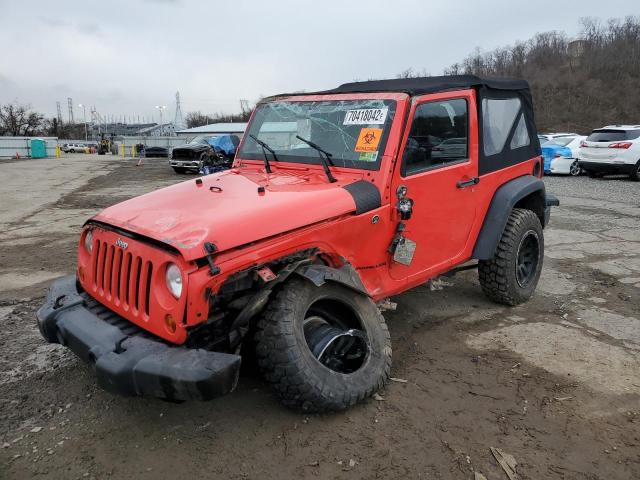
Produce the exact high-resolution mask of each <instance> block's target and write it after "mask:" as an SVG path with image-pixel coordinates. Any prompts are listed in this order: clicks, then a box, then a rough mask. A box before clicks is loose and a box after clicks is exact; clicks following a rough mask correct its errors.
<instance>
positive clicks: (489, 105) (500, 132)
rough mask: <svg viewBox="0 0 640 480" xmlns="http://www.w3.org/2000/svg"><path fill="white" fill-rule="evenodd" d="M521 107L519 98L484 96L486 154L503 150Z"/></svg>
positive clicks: (483, 112)
mask: <svg viewBox="0 0 640 480" xmlns="http://www.w3.org/2000/svg"><path fill="white" fill-rule="evenodd" d="M520 109H521V102H520V99H519V98H484V99H483V100H482V115H483V116H482V118H483V127H484V132H483V140H484V154H485V155H487V156H490V155H495V154H496V153H500V152H502V150H503V149H504V146H505V143H506V142H507V138H508V137H509V133H510V132H511V127H512V126H513V124H514V122H515V120H516V116H517V115H518V113H519V112H520ZM527 143H528V142H527Z"/></svg>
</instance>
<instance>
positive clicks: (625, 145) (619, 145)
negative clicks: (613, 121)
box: [609, 142, 631, 150]
mask: <svg viewBox="0 0 640 480" xmlns="http://www.w3.org/2000/svg"><path fill="white" fill-rule="evenodd" d="M630 146H631V142H618V143H610V144H609V148H624V149H625V150H626V149H627V148H629V147H630Z"/></svg>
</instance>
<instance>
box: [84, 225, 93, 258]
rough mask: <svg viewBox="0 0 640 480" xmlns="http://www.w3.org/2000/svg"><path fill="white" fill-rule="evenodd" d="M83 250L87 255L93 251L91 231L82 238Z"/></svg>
mask: <svg viewBox="0 0 640 480" xmlns="http://www.w3.org/2000/svg"><path fill="white" fill-rule="evenodd" d="M84 248H85V250H86V251H87V252H89V253H91V251H92V250H93V230H89V231H88V232H87V234H86V235H85V236H84Z"/></svg>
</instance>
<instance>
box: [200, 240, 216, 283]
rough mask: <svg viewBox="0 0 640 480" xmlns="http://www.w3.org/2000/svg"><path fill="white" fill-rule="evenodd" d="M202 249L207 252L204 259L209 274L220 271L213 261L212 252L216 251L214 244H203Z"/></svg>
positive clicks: (212, 274)
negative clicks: (207, 265)
mask: <svg viewBox="0 0 640 480" xmlns="http://www.w3.org/2000/svg"><path fill="white" fill-rule="evenodd" d="M204 251H205V252H207V255H206V259H207V262H208V263H209V275H211V276H212V277H213V276H214V275H217V274H219V273H220V267H218V266H217V265H216V264H215V263H213V254H214V253H215V252H217V251H218V249H217V248H216V246H215V245H214V244H213V243H211V242H206V243H205V244H204Z"/></svg>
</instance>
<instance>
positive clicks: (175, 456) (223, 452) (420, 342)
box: [0, 155, 640, 480]
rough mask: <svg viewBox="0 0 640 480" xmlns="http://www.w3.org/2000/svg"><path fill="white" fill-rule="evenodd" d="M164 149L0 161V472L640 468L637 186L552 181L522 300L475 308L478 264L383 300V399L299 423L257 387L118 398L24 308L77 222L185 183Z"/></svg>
mask: <svg viewBox="0 0 640 480" xmlns="http://www.w3.org/2000/svg"><path fill="white" fill-rule="evenodd" d="M184 179H185V178H184V177H181V176H177V175H175V174H174V173H173V171H172V170H170V169H169V168H168V166H167V165H166V160H155V161H149V160H148V161H147V162H146V163H145V165H144V166H143V167H135V166H134V162H133V161H131V160H119V159H114V158H112V157H110V156H107V157H98V156H85V155H76V156H68V157H65V158H62V159H60V160H52V159H48V160H37V161H36V160H33V161H24V160H23V161H19V162H0V325H1V326H2V330H3V331H2V336H0V447H1V448H0V478H2V479H5V478H7V479H8V478H34V477H38V476H41V477H46V478H57V479H71V478H108V477H112V478H142V479H146V478H148V479H157V478H176V477H178V478H199V477H205V478H230V479H234V478H239V479H246V478H255V479H264V478H314V477H319V478H345V479H347V478H348V479H355V478H367V479H370V478H400V477H404V478H425V479H426V478H431V479H440V478H441V479H449V478H456V479H458V478H459V479H471V478H473V477H474V472H481V473H482V474H484V475H485V476H486V478H487V479H489V480H491V479H506V478H507V477H506V476H505V474H504V473H503V472H502V470H501V469H500V467H499V466H498V464H497V463H496V461H495V459H494V458H493V456H492V454H491V452H490V450H489V448H490V447H497V448H499V449H501V450H503V451H504V452H506V453H508V454H511V455H513V456H514V457H515V459H516V460H517V462H518V467H517V471H518V473H519V475H520V478H522V479H542V478H550V479H574V478H575V479H606V480H611V479H631V478H640V300H639V296H638V293H639V292H640V184H636V183H632V182H630V181H628V180H624V179H616V180H591V179H588V178H579V179H573V178H550V179H547V184H548V190H549V191H552V192H554V193H556V194H557V195H558V196H559V198H560V200H561V202H562V206H561V207H560V208H558V209H555V211H554V213H553V215H552V222H551V226H550V228H549V229H548V230H547V231H546V246H547V256H546V259H545V267H544V272H543V278H542V280H541V283H540V285H539V288H538V292H537V294H536V295H535V297H534V298H533V299H532V300H531V301H530V302H529V303H527V304H526V305H523V306H520V307H517V308H505V307H501V306H497V305H495V304H492V303H490V302H489V301H487V300H486V299H485V298H484V297H483V295H482V293H481V292H480V289H479V285H478V282H477V279H476V273H475V272H473V271H470V272H466V273H464V274H461V275H459V276H457V277H455V278H453V279H450V280H447V281H446V283H444V284H443V283H442V282H437V284H436V285H435V287H437V289H434V286H427V285H425V286H422V287H419V288H416V289H414V290H412V291H410V292H408V293H406V294H404V295H402V296H400V297H397V298H395V299H394V301H396V302H397V303H398V308H397V311H396V312H392V313H386V314H385V317H386V318H387V322H388V324H389V327H390V329H391V335H392V341H393V345H394V367H393V376H394V377H397V378H400V379H405V380H407V381H406V383H401V382H392V383H391V384H390V385H389V386H388V387H387V388H386V390H385V391H384V392H382V399H379V400H371V401H369V402H368V403H366V404H364V405H360V406H358V407H356V408H354V409H352V410H350V411H347V412H344V413H340V414H336V415H326V416H312V415H309V416H306V415H300V414H297V413H293V412H290V411H287V410H285V409H283V408H282V407H280V405H279V404H278V403H277V402H276V400H275V399H274V398H273V397H272V396H271V394H270V392H269V390H268V389H267V388H266V386H265V385H264V384H263V383H261V381H260V380H259V379H258V378H254V377H251V376H246V377H243V378H241V381H240V386H239V388H238V390H237V391H236V392H235V393H233V394H232V395H230V396H227V397H224V398H220V399H218V400H216V401H213V402H208V403H185V404H181V405H175V404H169V403H164V402H161V401H157V400H153V399H131V398H121V397H116V396H113V395H110V394H108V393H105V392H103V391H101V390H98V389H97V388H96V386H95V381H94V378H93V375H92V373H91V371H90V370H89V369H88V368H87V367H86V366H85V365H84V364H82V363H81V362H80V361H79V360H77V359H76V358H75V357H74V356H73V355H72V354H70V353H68V352H67V351H66V350H65V349H64V348H62V347H60V346H55V345H47V344H45V342H44V340H43V339H42V338H41V337H40V335H39V333H38V331H37V328H36V326H35V320H34V313H35V310H36V309H37V307H38V306H39V305H40V304H41V302H42V300H43V297H44V295H45V289H46V285H47V282H48V281H50V279H52V278H54V277H56V276H59V275H63V274H68V273H72V272H73V270H74V264H75V249H76V237H77V234H78V230H79V227H80V225H81V224H82V223H83V222H84V220H85V219H86V218H87V217H88V216H90V215H91V214H93V213H94V212H96V211H98V210H99V209H100V208H102V207H105V206H107V205H110V204H113V203H116V202H118V201H121V200H124V199H126V198H128V197H131V196H134V195H138V194H141V193H144V192H146V191H150V190H153V189H156V188H159V187H162V186H165V185H168V184H171V183H174V182H177V181H181V180H184Z"/></svg>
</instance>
